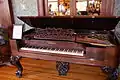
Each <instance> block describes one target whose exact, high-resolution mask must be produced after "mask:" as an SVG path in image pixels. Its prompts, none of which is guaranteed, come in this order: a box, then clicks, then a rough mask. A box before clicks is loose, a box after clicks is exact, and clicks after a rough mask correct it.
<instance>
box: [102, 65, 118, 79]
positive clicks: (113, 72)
mask: <svg viewBox="0 0 120 80" xmlns="http://www.w3.org/2000/svg"><path fill="white" fill-rule="evenodd" d="M101 69H102V71H103V72H104V73H105V74H107V75H108V77H107V80H117V79H118V70H117V69H116V68H111V67H109V66H103V67H101Z"/></svg>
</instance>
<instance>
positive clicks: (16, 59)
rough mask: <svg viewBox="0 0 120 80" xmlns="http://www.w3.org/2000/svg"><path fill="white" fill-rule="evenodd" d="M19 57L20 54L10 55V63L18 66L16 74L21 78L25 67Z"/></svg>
mask: <svg viewBox="0 0 120 80" xmlns="http://www.w3.org/2000/svg"><path fill="white" fill-rule="evenodd" d="M19 59H20V57H19V56H11V57H10V63H11V64H12V65H14V66H16V67H17V68H18V70H17V71H16V76H17V77H19V78H20V77H22V71H23V67H22V65H21V63H20V61H19Z"/></svg>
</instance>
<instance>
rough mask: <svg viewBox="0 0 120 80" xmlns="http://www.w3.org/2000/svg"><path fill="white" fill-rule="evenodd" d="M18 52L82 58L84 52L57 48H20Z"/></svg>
mask: <svg viewBox="0 0 120 80" xmlns="http://www.w3.org/2000/svg"><path fill="white" fill-rule="evenodd" d="M20 50H27V51H37V52H43V53H55V54H67V55H77V56H84V50H82V49H80V50H79V49H77V50H76V49H57V48H48V47H22V48H20Z"/></svg>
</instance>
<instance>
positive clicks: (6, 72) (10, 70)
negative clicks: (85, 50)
mask: <svg viewBox="0 0 120 80" xmlns="http://www.w3.org/2000/svg"><path fill="white" fill-rule="evenodd" d="M21 63H22V65H23V67H24V71H23V77H22V78H20V79H18V78H17V77H16V76H15V74H14V72H15V71H16V67H13V66H11V67H8V66H4V67H1V68H0V78H1V79H2V80H96V79H97V80H105V78H106V75H105V74H104V73H102V71H101V69H100V68H99V67H92V66H84V65H77V64H70V70H69V73H68V75H67V76H58V72H57V71H56V68H55V66H56V62H54V61H44V60H35V59H29V58H22V59H21Z"/></svg>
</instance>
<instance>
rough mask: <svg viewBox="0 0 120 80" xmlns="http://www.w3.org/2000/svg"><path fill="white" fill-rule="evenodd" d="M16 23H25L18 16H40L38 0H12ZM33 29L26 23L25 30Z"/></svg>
mask: <svg viewBox="0 0 120 80" xmlns="http://www.w3.org/2000/svg"><path fill="white" fill-rule="evenodd" d="M12 6H13V13H14V20H15V24H24V22H22V21H21V20H19V19H18V18H17V16H38V9H37V0H12ZM28 29H31V27H30V26H28V25H27V24H25V30H28Z"/></svg>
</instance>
